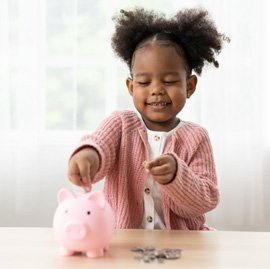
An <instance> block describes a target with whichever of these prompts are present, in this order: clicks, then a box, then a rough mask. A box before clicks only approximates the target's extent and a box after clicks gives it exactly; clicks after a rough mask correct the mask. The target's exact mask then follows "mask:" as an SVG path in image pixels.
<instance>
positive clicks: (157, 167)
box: [143, 154, 177, 184]
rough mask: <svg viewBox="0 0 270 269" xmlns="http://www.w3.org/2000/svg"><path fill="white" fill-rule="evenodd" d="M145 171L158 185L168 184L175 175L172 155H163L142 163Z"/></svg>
mask: <svg viewBox="0 0 270 269" xmlns="http://www.w3.org/2000/svg"><path fill="white" fill-rule="evenodd" d="M143 166H144V167H145V169H146V171H147V172H148V173H149V174H150V175H151V176H152V178H153V179H154V180H155V181H157V182H158V183H160V184H168V183H170V182H171V181H172V180H173V179H174V177H175V174H176V171H177V163H176V160H175V158H174V157H173V156H172V155H168V154H163V155H160V156H159V157H157V158H155V159H153V160H151V161H145V162H143Z"/></svg>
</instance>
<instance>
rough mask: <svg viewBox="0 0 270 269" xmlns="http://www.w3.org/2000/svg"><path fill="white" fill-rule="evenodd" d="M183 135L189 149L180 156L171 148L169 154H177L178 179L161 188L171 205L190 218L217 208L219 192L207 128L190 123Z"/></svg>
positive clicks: (166, 200) (174, 210)
mask: <svg viewBox="0 0 270 269" xmlns="http://www.w3.org/2000/svg"><path fill="white" fill-rule="evenodd" d="M187 125H189V124H187ZM180 135H181V137H182V140H184V143H185V145H186V148H187V149H188V151H187V152H186V153H185V154H182V155H178V154H176V152H177V150H173V149H170V148H168V151H167V153H169V154H172V155H173V156H174V157H175V159H176V160H177V166H178V169H177V174H176V177H175V179H174V180H173V181H172V182H171V183H169V184H167V185H161V188H162V190H163V191H164V199H165V202H166V203H167V204H168V206H169V208H170V209H171V210H172V211H173V212H174V213H175V214H177V215H179V216H181V217H184V218H190V217H196V216H200V215H202V214H204V213H205V212H207V211H210V210H211V209H213V208H215V207H216V206H217V204H218V202H219V191H218V188H217V178H216V171H215V164H214V159H213V153H212V147H211V144H210V140H209V136H208V133H207V131H206V130H205V129H203V128H202V127H199V126H195V127H194V126H193V125H191V126H188V127H186V128H183V129H182V130H181V134H180ZM172 139H177V137H174V138H172ZM178 139H179V138H178Z"/></svg>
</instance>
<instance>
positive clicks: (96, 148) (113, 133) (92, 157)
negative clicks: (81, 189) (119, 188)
mask: <svg viewBox="0 0 270 269" xmlns="http://www.w3.org/2000/svg"><path fill="white" fill-rule="evenodd" d="M118 113H119V112H115V113H113V114H112V115H111V116H109V117H108V118H107V119H105V120H104V121H103V122H102V123H101V125H100V126H99V127H98V128H97V130H96V131H95V132H94V133H92V134H90V135H85V136H84V137H83V138H82V139H81V142H80V145H79V146H78V147H77V148H76V149H75V151H74V152H73V153H72V155H71V158H70V161H69V167H68V175H69V178H70V180H71V182H72V183H74V184H76V185H79V186H87V184H90V182H95V181H97V180H99V179H102V178H104V177H105V175H106V174H107V173H108V172H109V171H110V169H112V167H113V165H114V163H115V160H116V154H117V151H118V148H119V144H120V139H121V117H120V116H119V115H118ZM82 182H83V183H82ZM88 186H89V185H88Z"/></svg>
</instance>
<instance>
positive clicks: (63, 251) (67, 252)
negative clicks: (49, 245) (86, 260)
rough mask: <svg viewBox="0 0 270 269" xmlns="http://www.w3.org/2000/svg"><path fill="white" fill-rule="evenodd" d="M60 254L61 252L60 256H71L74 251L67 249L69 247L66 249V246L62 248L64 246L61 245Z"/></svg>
mask: <svg viewBox="0 0 270 269" xmlns="http://www.w3.org/2000/svg"><path fill="white" fill-rule="evenodd" d="M60 254H61V255H62V256H72V255H73V254H74V251H72V250H69V249H66V248H64V247H61V248H60Z"/></svg>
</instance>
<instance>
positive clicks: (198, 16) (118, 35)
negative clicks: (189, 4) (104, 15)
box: [111, 7, 230, 75]
mask: <svg viewBox="0 0 270 269" xmlns="http://www.w3.org/2000/svg"><path fill="white" fill-rule="evenodd" d="M113 20H114V21H115V32H114V34H113V36H112V39H111V41H112V43H111V44H112V48H113V49H114V51H115V52H116V54H117V55H118V56H119V57H120V58H121V59H122V60H123V61H124V62H126V63H127V65H128V67H129V69H130V71H131V68H132V57H133V54H134V52H135V50H136V49H137V48H138V47H139V46H140V45H141V44H142V43H144V42H145V41H148V40H152V39H155V40H163V41H164V40H165V41H166V40H167V41H168V42H171V43H174V44H176V45H177V46H178V47H179V48H180V49H181V51H183V52H184V53H183V54H184V58H185V60H186V62H187V65H188V67H189V71H190V73H191V72H192V70H194V72H196V73H197V74H198V75H200V74H201V72H202V69H203V67H204V65H205V63H206V62H208V63H210V64H213V65H214V66H215V67H219V63H218V61H217V60H216V55H217V54H219V53H220V51H221V49H222V45H223V43H224V41H227V42H230V39H229V38H228V37H227V36H225V35H224V34H221V33H219V32H218V31H217V29H216V26H215V23H214V22H213V20H212V19H211V18H210V17H209V14H208V12H207V10H205V9H203V8H191V9H184V10H183V11H178V12H177V13H176V15H175V16H174V17H171V18H170V19H166V17H165V15H164V14H163V13H160V14H159V13H156V12H154V11H153V10H145V9H144V8H141V7H135V8H134V9H132V10H123V9H121V10H120V13H118V14H117V15H115V16H114V17H113Z"/></svg>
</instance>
